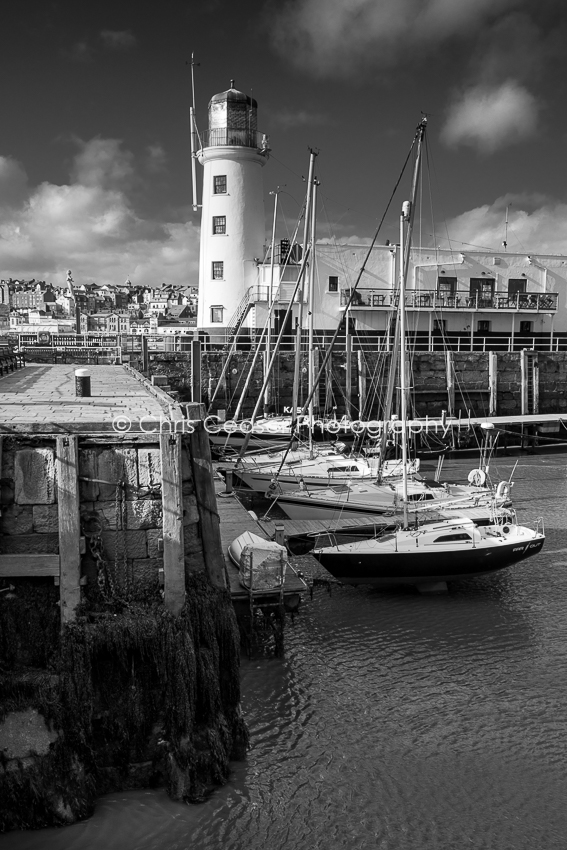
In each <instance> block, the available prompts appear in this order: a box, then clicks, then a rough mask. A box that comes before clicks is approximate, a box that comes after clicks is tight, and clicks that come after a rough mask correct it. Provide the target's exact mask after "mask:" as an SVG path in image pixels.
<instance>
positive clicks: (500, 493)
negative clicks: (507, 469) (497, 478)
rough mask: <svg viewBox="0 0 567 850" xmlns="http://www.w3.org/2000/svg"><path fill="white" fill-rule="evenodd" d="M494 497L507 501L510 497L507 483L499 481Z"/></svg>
mask: <svg viewBox="0 0 567 850" xmlns="http://www.w3.org/2000/svg"><path fill="white" fill-rule="evenodd" d="M496 496H497V497H498V498H499V499H507V498H508V497H509V496H510V485H509V483H508V482H507V481H501V482H500V484H499V485H498V487H497V488H496Z"/></svg>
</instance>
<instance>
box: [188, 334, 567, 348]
mask: <svg viewBox="0 0 567 850" xmlns="http://www.w3.org/2000/svg"><path fill="white" fill-rule="evenodd" d="M260 333H261V332H260V331H259V330H256V331H253V332H249V331H247V332H243V333H242V335H241V337H239V340H238V345H237V350H242V351H251V350H253V349H255V348H256V347H257V346H258V345H259V343H260ZM332 337H333V333H332V331H326V332H323V333H321V332H316V334H315V339H316V343H315V345H316V347H317V348H319V349H320V351H322V352H323V351H324V350H326V348H328V346H329V345H330V343H331V339H332ZM393 344H394V337H393V336H392V335H389V334H386V333H375V332H369V333H364V332H361V331H358V332H356V333H355V334H353V335H352V336H351V337H350V340H349V342H348V346H349V347H350V348H351V350H352V351H353V352H358V351H362V352H364V353H367V354H387V353H389V352H391V351H392V348H393ZM224 345H225V342H224V335H223V334H221V333H219V334H216V335H213V334H211V335H208V336H207V337H206V338H203V351H215V350H218V349H222V348H223V347H224ZM406 345H407V347H408V349H409V350H411V351H415V352H417V353H420V352H422V353H425V352H442V351H453V352H463V353H466V352H475V353H486V352H488V351H494V352H498V353H512V352H515V351H524V350H527V351H548V352H557V351H567V334H563V335H558V334H553V335H551V334H538V335H536V334H530V335H529V336H528V335H525V334H518V335H515V336H513V337H512V335H511V334H483V333H474V334H473V335H472V336H471V334H470V333H463V332H460V333H459V332H456V333H450V332H448V333H447V332H446V333H444V334H442V333H432V334H431V335H429V334H428V333H427V332H425V333H410V334H408V335H407V343H406ZM346 348H347V338H346V336H343V335H339V336H338V337H337V340H336V342H335V346H334V350H335V351H336V352H342V353H343V354H344V352H345V351H346ZM295 350H296V337H295V335H293V334H290V335H286V336H283V337H282V340H281V351H282V353H284V354H290V353H291V354H292V353H294V352H295ZM301 351H302V353H304V354H306V353H307V351H308V338H307V332H306V331H304V333H303V336H302V341H301Z"/></svg>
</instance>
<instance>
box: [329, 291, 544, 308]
mask: <svg viewBox="0 0 567 850" xmlns="http://www.w3.org/2000/svg"><path fill="white" fill-rule="evenodd" d="M350 296H351V289H350V288H348V287H345V288H344V289H341V306H344V305H345V304H346V303H347V301H348V299H349V298H350ZM557 301H558V293H557V292H516V293H514V294H509V293H507V292H495V293H493V294H492V295H482V294H480V293H478V292H477V293H471V292H469V291H468V290H457V291H456V292H455V293H453V294H451V295H449V294H446V293H440V292H439V290H437V289H419V290H417V289H416V290H408V291H407V292H406V297H405V306H406V307H408V308H410V309H411V308H414V309H429V310H432V309H434V310H515V311H522V310H529V311H532V310H535V311H537V312H540V311H545V312H546V313H549V312H555V311H556V310H557ZM397 306H398V294H397V291H396V290H393V289H389V288H388V289H387V288H384V289H379V288H376V287H358V288H357V290H356V292H355V293H354V296H353V299H352V301H351V305H350V308H351V309H356V308H357V307H371V308H380V307H384V308H387V309H390V308H395V307H397Z"/></svg>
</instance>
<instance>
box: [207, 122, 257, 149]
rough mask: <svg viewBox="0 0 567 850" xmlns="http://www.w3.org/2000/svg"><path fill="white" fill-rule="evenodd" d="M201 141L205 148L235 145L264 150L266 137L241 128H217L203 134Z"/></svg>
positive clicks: (255, 131)
mask: <svg viewBox="0 0 567 850" xmlns="http://www.w3.org/2000/svg"><path fill="white" fill-rule="evenodd" d="M200 139H201V146H202V147H203V148H212V147H220V146H222V145H235V146H237V147H241V148H260V149H262V148H263V147H264V145H263V140H264V139H265V136H264V135H263V133H258V132H257V130H246V129H241V128H240V127H215V128H214V129H212V130H205V131H204V132H203V133H201V135H200Z"/></svg>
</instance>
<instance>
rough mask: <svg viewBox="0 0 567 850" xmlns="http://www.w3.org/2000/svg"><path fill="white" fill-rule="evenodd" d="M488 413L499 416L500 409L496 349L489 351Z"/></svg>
mask: <svg viewBox="0 0 567 850" xmlns="http://www.w3.org/2000/svg"><path fill="white" fill-rule="evenodd" d="M488 389H489V391H490V396H489V400H488V415H489V416H497V411H498V355H497V354H496V352H495V351H489V352H488Z"/></svg>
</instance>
